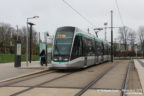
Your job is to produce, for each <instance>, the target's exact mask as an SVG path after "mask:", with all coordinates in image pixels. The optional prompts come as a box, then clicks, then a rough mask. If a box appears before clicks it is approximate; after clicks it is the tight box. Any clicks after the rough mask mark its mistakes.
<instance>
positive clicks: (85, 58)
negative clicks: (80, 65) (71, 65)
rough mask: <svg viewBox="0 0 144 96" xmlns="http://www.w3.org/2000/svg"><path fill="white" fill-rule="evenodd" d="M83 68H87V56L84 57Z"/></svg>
mask: <svg viewBox="0 0 144 96" xmlns="http://www.w3.org/2000/svg"><path fill="white" fill-rule="evenodd" d="M84 66H85V67H86V66H87V56H85V57H84Z"/></svg>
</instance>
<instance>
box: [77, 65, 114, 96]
mask: <svg viewBox="0 0 144 96" xmlns="http://www.w3.org/2000/svg"><path fill="white" fill-rule="evenodd" d="M116 65H117V64H115V65H113V66H111V67H110V68H108V69H107V70H106V71H105V72H103V73H102V74H100V75H99V76H98V77H96V79H95V80H93V81H92V82H90V83H89V84H88V85H86V86H85V87H84V88H83V89H82V90H80V91H79V92H78V93H77V94H75V96H81V95H82V94H83V93H85V92H86V91H87V90H88V89H89V88H90V87H91V86H93V85H94V84H95V83H96V82H98V81H99V80H100V79H101V78H102V77H104V76H105V75H106V74H107V73H108V72H109V71H110V70H112V69H113V68H114V67H115V66H116Z"/></svg>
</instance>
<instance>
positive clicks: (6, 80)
mask: <svg viewBox="0 0 144 96" xmlns="http://www.w3.org/2000/svg"><path fill="white" fill-rule="evenodd" d="M46 71H51V69H50V68H48V69H45V70H41V71H37V72H32V73H28V74H24V75H20V76H16V77H12V78H8V79H5V80H1V81H0V83H3V82H8V81H11V80H15V79H19V78H23V77H27V76H31V75H35V74H38V73H42V72H46Z"/></svg>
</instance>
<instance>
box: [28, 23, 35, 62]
mask: <svg viewBox="0 0 144 96" xmlns="http://www.w3.org/2000/svg"><path fill="white" fill-rule="evenodd" d="M28 24H29V25H30V43H29V44H30V63H31V57H32V56H31V54H32V26H33V25H35V24H33V23H31V22H28Z"/></svg>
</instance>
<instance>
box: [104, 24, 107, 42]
mask: <svg viewBox="0 0 144 96" xmlns="http://www.w3.org/2000/svg"><path fill="white" fill-rule="evenodd" d="M104 25H105V28H104V29H105V41H106V40H107V38H106V29H107V22H105V23H104Z"/></svg>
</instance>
